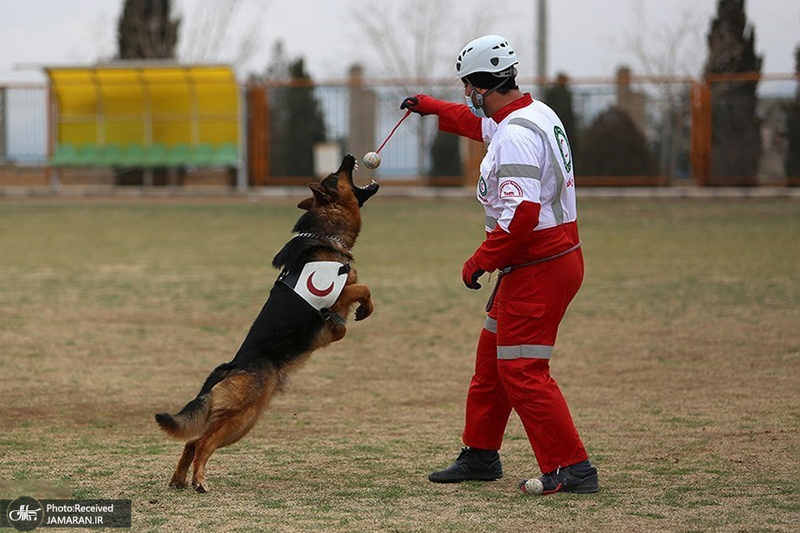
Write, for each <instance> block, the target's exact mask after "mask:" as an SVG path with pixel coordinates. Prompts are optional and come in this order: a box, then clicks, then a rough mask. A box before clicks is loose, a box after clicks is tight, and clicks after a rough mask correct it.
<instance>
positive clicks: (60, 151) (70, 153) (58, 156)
mask: <svg viewBox="0 0 800 533" xmlns="http://www.w3.org/2000/svg"><path fill="white" fill-rule="evenodd" d="M76 155H77V151H76V150H75V145H74V144H71V143H62V144H59V145H58V146H56V153H55V154H53V159H52V161H51V163H52V164H53V165H54V166H57V167H63V166H70V165H74V164H75V157H76Z"/></svg>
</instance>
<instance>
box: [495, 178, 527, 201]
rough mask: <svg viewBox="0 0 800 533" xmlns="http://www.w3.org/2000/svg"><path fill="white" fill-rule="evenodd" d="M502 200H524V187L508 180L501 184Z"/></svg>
mask: <svg viewBox="0 0 800 533" xmlns="http://www.w3.org/2000/svg"><path fill="white" fill-rule="evenodd" d="M500 198H522V187H520V186H519V184H518V183H517V182H515V181H511V180H506V181H504V182H502V183H501V184H500Z"/></svg>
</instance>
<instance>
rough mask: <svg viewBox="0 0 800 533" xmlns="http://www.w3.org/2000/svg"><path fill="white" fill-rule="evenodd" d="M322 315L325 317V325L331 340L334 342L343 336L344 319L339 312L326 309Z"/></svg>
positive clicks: (345, 330)
mask: <svg viewBox="0 0 800 533" xmlns="http://www.w3.org/2000/svg"><path fill="white" fill-rule="evenodd" d="M322 316H323V317H325V327H327V328H328V331H330V332H331V342H336V341H338V340H341V339H343V338H344V336H345V334H347V326H346V325H345V320H344V318H343V317H342V315H340V314H339V313H337V312H335V311H331V310H330V309H326V310H324V311H323V313H322Z"/></svg>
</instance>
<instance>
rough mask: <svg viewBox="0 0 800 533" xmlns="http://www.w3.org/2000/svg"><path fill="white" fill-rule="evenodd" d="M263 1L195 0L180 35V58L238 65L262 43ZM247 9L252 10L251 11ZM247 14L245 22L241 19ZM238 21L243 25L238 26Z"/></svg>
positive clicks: (195, 61) (251, 55) (190, 60)
mask: <svg viewBox="0 0 800 533" xmlns="http://www.w3.org/2000/svg"><path fill="white" fill-rule="evenodd" d="M267 7H268V2H267V1H266V0H260V1H257V2H256V1H253V0H251V1H249V2H248V1H246V0H216V1H214V2H209V1H207V0H204V1H200V2H197V4H196V6H195V8H194V10H193V11H192V13H191V15H188V16H186V17H185V18H186V26H185V28H184V33H183V35H182V36H181V37H182V39H181V46H180V54H179V55H180V58H181V59H182V60H183V61H186V62H190V63H209V62H219V61H224V62H229V63H232V64H233V65H234V67H242V66H243V65H245V64H246V63H247V62H248V61H250V60H251V59H252V58H253V56H255V55H256V54H257V53H258V52H259V50H260V49H261V45H262V44H263V37H262V35H263V34H262V28H263V22H262V21H263V20H264V17H263V16H262V15H263V13H264V11H266V9H267ZM247 8H249V9H255V14H254V12H253V11H249V10H248V9H247ZM245 15H246V16H247V18H248V20H249V21H248V22H245V21H244V20H243V18H244V16H245ZM241 24H245V27H244V29H241V27H240V26H238V25H241Z"/></svg>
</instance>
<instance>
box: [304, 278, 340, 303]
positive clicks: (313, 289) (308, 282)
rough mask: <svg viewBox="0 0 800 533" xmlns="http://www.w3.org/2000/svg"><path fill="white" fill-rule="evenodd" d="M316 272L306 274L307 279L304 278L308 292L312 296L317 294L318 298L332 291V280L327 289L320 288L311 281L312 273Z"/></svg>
mask: <svg viewBox="0 0 800 533" xmlns="http://www.w3.org/2000/svg"><path fill="white" fill-rule="evenodd" d="M316 273H317V272H316V271H314V272H312V273H311V275H310V276H308V279H307V280H306V288H307V289H308V292H310V293H311V294H313V295H314V296H319V297H320V298H323V297H325V296H327V295H329V294H330V293H331V292H333V283H334V282H331V286H330V287H328V288H327V289H322V290H320V289H318V288H316V287H315V286H314V283H313V282H312V281H311V278H313V277H314V274H316Z"/></svg>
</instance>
